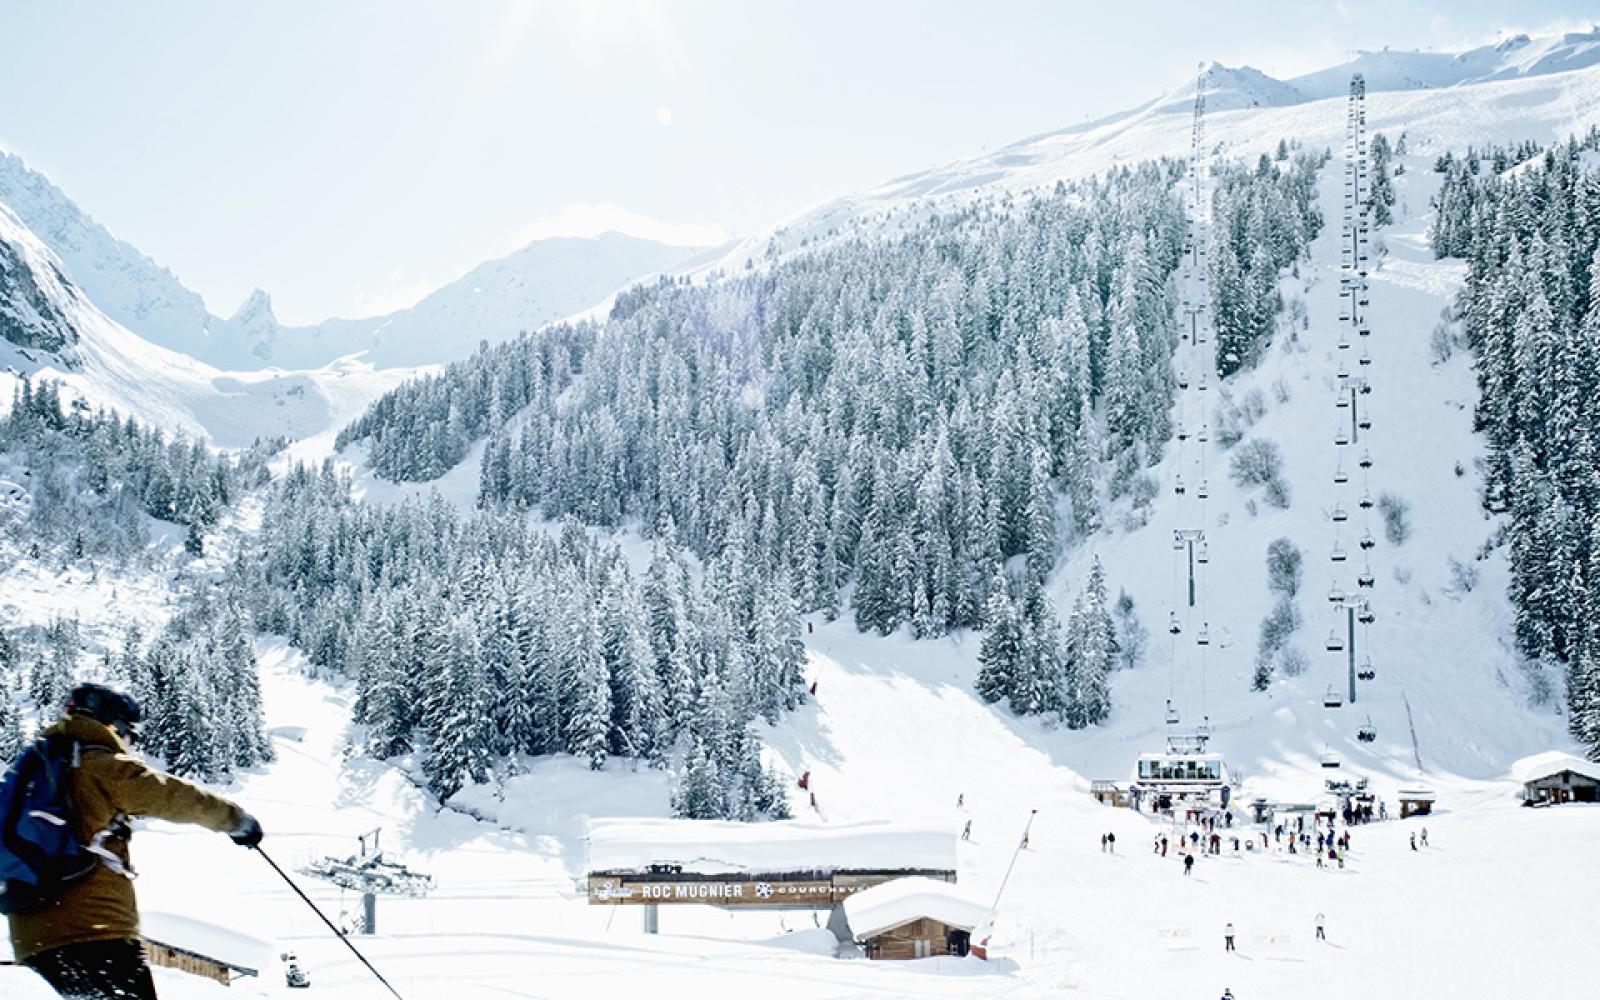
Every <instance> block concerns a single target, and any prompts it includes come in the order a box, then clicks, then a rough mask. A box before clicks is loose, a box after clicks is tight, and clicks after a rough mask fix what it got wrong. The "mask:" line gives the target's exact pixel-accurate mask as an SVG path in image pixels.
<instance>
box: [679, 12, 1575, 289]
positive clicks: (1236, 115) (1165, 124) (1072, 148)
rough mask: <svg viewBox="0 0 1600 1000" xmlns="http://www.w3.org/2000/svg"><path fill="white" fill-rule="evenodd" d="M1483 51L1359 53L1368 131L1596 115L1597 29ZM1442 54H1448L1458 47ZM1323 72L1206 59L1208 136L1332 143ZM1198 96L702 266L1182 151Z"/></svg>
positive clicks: (1449, 140) (1335, 87)
mask: <svg viewBox="0 0 1600 1000" xmlns="http://www.w3.org/2000/svg"><path fill="white" fill-rule="evenodd" d="M1491 48H1493V47H1491ZM1483 51H1484V50H1473V52H1472V53H1466V54H1463V55H1462V57H1461V58H1462V59H1464V60H1467V61H1468V62H1470V63H1471V65H1467V64H1466V63H1463V64H1462V66H1455V68H1453V69H1451V70H1450V71H1449V72H1442V71H1436V70H1429V69H1427V67H1428V66H1430V65H1431V64H1432V61H1433V60H1434V59H1435V56H1434V55H1432V54H1429V53H1377V54H1368V55H1367V56H1363V57H1360V58H1359V59H1358V60H1357V62H1358V63H1360V64H1361V68H1366V66H1367V64H1368V63H1370V64H1372V65H1371V68H1372V70H1373V72H1374V77H1373V78H1369V80H1368V83H1367V93H1368V98H1367V122H1368V128H1369V134H1370V133H1376V132H1388V133H1391V134H1392V135H1398V134H1399V133H1400V131H1402V130H1404V131H1406V132H1407V133H1408V135H1409V137H1410V138H1409V141H1410V143H1411V144H1412V148H1413V149H1414V150H1427V149H1432V150H1435V151H1438V150H1442V149H1444V148H1450V147H1454V148H1461V147H1465V146H1467V145H1469V144H1473V143H1486V142H1512V141H1521V140H1523V139H1536V140H1540V141H1552V140H1554V139H1557V138H1565V137H1566V136H1567V135H1568V134H1570V133H1571V132H1573V131H1583V130H1585V129H1587V128H1588V127H1589V126H1590V125H1592V124H1595V123H1596V122H1600V34H1589V35H1567V36H1564V37H1563V38H1560V39H1539V40H1530V41H1528V42H1526V43H1523V44H1517V45H1512V44H1510V43H1507V44H1506V48H1505V51H1503V52H1500V53H1498V54H1496V55H1495V56H1494V58H1493V59H1490V58H1488V57H1487V56H1484V55H1481V53H1482V52H1483ZM1475 53H1476V54H1475ZM1402 57H1408V58H1409V57H1416V58H1415V59H1410V60H1409V61H1408V58H1407V59H1403V58H1402ZM1468 57H1471V58H1470V59H1468ZM1443 58H1446V59H1447V60H1449V61H1451V62H1452V65H1454V60H1456V58H1457V57H1456V56H1453V55H1452V56H1446V57H1443ZM1362 60H1366V62H1365V63H1363V62H1362ZM1390 62H1393V63H1395V64H1397V65H1402V66H1403V67H1404V71H1403V72H1396V73H1393V74H1385V73H1384V72H1383V71H1382V66H1383V65H1385V64H1387V63H1390ZM1463 66H1465V68H1462V67H1463ZM1327 72H1328V73H1329V74H1331V75H1330V76H1328V77H1327V78H1326V79H1322V78H1321V77H1319V76H1318V75H1317V74H1312V75H1311V76H1309V77H1302V78H1300V79H1299V80H1291V81H1287V82H1283V81H1276V80H1272V78H1271V77H1267V76H1265V75H1264V74H1261V73H1259V72H1257V71H1256V70H1253V69H1250V68H1249V67H1244V68H1240V69H1228V68H1226V67H1219V66H1213V67H1211V69H1210V70H1209V71H1208V76H1207V79H1208V80H1209V81H1210V82H1209V83H1208V84H1207V85H1206V90H1207V109H1208V114H1207V122H1206V129H1207V137H1208V139H1209V140H1210V141H1211V142H1213V143H1214V144H1215V145H1216V146H1217V147H1218V148H1219V149H1220V150H1221V151H1222V152H1223V154H1224V155H1226V156H1229V157H1244V158H1252V159H1253V158H1254V157H1256V156H1258V155H1259V154H1261V153H1265V152H1271V151H1272V149H1273V147H1275V146H1276V145H1277V143H1278V140H1279V139H1282V138H1290V139H1298V140H1300V141H1301V142H1303V143H1304V144H1305V145H1306V146H1307V147H1308V148H1319V147H1328V148H1332V149H1335V150H1337V149H1338V148H1339V146H1340V143H1341V142H1342V141H1343V137H1344V122H1345V117H1344V116H1345V102H1344V94H1345V93H1346V91H1347V90H1348V87H1349V84H1350V77H1349V73H1348V72H1347V71H1346V69H1336V70H1329V71H1327ZM1308 81H1309V82H1308ZM1193 104H1194V84H1193V83H1189V84H1186V85H1185V86H1182V87H1179V88H1176V89H1175V90H1173V91H1172V92H1171V93H1169V94H1167V95H1165V96H1164V97H1161V98H1158V99H1156V100H1153V101H1151V102H1148V103H1147V104H1144V105H1141V106H1140V107H1138V108H1136V109H1134V110H1132V111H1129V112H1124V113H1121V114H1116V115H1112V116H1110V117H1107V118H1103V119H1100V120H1099V121H1095V122H1090V123H1087V124H1083V125H1076V126H1072V127H1070V128H1066V129H1062V130H1060V131H1056V132H1049V133H1045V134H1043V135H1038V136H1033V137H1031V138H1028V139H1023V140H1021V141H1019V142H1016V143H1012V144H1011V145H1009V146H1005V147H1003V148H1001V149H999V150H997V151H995V152H993V153H988V154H985V155H982V156H977V157H973V158H970V159H966V160H959V161H956V162H954V163H950V164H945V165H942V166H938V167H934V168H931V169H928V170H923V171H918V172H916V173H912V174H907V175H905V176H902V177H897V178H894V179H891V180H889V181H886V182H884V183H883V184H881V185H878V186H877V187H874V188H870V189H868V190H866V191H862V192H857V193H855V194H852V195H848V196H846V197H843V198H838V199H834V200H832V201H828V202H824V203H823V204H821V205H818V206H815V207H813V208H810V209H807V210H805V211H802V212H799V213H797V214H795V215H794V216H792V217H790V218H789V219H786V220H784V221H783V222H782V223H780V224H779V225H777V226H775V227H773V228H772V229H770V230H767V231H765V232H761V233H757V234H754V235H752V236H750V237H748V238H746V239H744V240H741V241H740V242H739V243H737V244H736V245H735V246H733V247H732V248H731V249H730V250H728V251H727V252H726V253H724V254H722V255H721V256H720V257H717V258H715V259H713V260H712V261H711V262H710V263H708V264H707V265H705V266H704V267H703V268H701V270H700V273H702V274H706V275H710V274H715V273H718V272H722V273H734V272H736V271H737V270H738V269H739V268H741V267H743V266H744V264H745V262H746V261H747V260H749V261H754V262H762V261H765V260H767V259H768V255H769V253H773V252H775V253H777V254H780V255H781V254H786V253H795V252H801V251H802V250H803V249H804V248H805V247H806V246H808V245H813V244H815V243H816V242H817V241H824V240H827V239H829V238H831V237H832V236H833V235H835V234H838V233H842V232H849V231H856V230H857V229H859V228H865V229H866V230H867V231H869V232H870V231H875V230H877V231H885V232H887V231H891V230H892V229H893V227H894V226H895V225H896V224H897V223H898V221H900V220H902V219H905V218H907V217H916V216H918V215H920V214H925V213H927V212H929V211H933V210H937V209H939V208H940V207H941V203H942V205H943V206H947V205H948V204H949V203H950V202H952V201H957V202H959V201H963V200H966V199H969V198H974V197H979V196H983V195H987V194H992V193H995V192H1003V191H1026V190H1030V189H1037V188H1043V187H1048V186H1052V185H1054V184H1055V183H1056V181H1058V180H1068V181H1070V180H1075V179H1080V178H1084V177H1088V176H1090V175H1093V174H1096V173H1099V172H1101V171H1104V170H1107V169H1110V168H1112V167H1115V166H1118V165H1131V164H1134V163H1138V162H1140V161H1142V160H1148V159H1153V158H1157V157H1162V156H1172V157H1182V156H1185V155H1187V154H1188V151H1189V129H1188V127H1187V126H1188V120H1187V119H1186V118H1184V117H1183V116H1182V114H1180V112H1181V113H1187V112H1189V111H1190V110H1191V109H1192V107H1193Z"/></svg>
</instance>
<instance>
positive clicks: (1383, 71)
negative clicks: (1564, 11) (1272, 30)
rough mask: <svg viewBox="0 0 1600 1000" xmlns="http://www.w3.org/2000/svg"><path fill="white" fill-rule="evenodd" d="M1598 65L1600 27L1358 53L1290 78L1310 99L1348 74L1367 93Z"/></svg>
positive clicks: (1335, 88) (1343, 82) (1340, 84)
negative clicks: (1359, 79)
mask: <svg viewBox="0 0 1600 1000" xmlns="http://www.w3.org/2000/svg"><path fill="white" fill-rule="evenodd" d="M1597 63H1600V28H1596V29H1594V30H1591V31H1588V32H1569V33H1567V34H1563V35H1548V36H1545V37H1541V38H1530V37H1529V36H1527V35H1515V36H1513V37H1511V38H1507V39H1503V40H1502V41H1498V42H1495V43H1493V44H1491V45H1481V46H1479V47H1478V48H1475V49H1468V50H1467V51H1465V52H1456V53H1450V52H1397V51H1394V50H1392V49H1383V50H1381V51H1379V52H1359V53H1357V54H1356V56H1355V58H1353V59H1351V60H1350V61H1348V62H1345V63H1341V64H1339V65H1338V66H1330V67H1329V68H1327V69H1325V70H1319V71H1317V72H1315V73H1307V74H1306V75H1304V76H1297V77H1294V78H1292V79H1290V80H1289V81H1287V82H1288V84H1289V85H1290V86H1292V87H1294V89H1295V90H1297V91H1299V92H1300V93H1302V94H1304V95H1305V96H1306V97H1307V98H1309V99H1317V98H1323V97H1337V96H1340V95H1342V94H1344V92H1345V90H1346V88H1348V87H1349V86H1350V76H1351V74H1352V73H1360V74H1362V76H1364V77H1365V78H1366V81H1367V91H1368V93H1371V92H1373V91H1379V90H1423V89H1427V88H1435V87H1456V86H1461V85H1464V84H1473V83H1488V82H1490V81H1494V80H1512V79H1516V78H1519V77H1530V76H1543V75H1546V74H1549V73H1564V72H1567V71H1568V70H1575V69H1587V68H1589V67H1590V66H1594V65H1596V64H1597Z"/></svg>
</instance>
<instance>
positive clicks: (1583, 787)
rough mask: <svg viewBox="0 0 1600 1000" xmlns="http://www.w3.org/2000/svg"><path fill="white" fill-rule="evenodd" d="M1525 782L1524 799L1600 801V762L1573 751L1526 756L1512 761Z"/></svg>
mask: <svg viewBox="0 0 1600 1000" xmlns="http://www.w3.org/2000/svg"><path fill="white" fill-rule="evenodd" d="M1511 773H1512V775H1513V776H1515V778H1516V779H1517V780H1518V781H1519V782H1521V783H1522V803H1523V805H1529V806H1554V805H1562V804H1564V803H1567V802H1596V801H1600V764H1597V763H1595V762H1594V761H1592V760H1584V759H1583V758H1582V757H1574V756H1572V755H1571V754H1566V753H1560V752H1552V753H1541V754H1534V755H1533V756H1532V757H1524V758H1523V759H1521V760H1519V761H1517V762H1516V763H1515V764H1513V765H1511Z"/></svg>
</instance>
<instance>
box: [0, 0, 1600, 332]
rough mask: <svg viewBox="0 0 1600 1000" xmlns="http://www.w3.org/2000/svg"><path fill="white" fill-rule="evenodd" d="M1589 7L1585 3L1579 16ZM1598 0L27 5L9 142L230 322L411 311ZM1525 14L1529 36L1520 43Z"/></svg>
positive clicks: (10, 55)
mask: <svg viewBox="0 0 1600 1000" xmlns="http://www.w3.org/2000/svg"><path fill="white" fill-rule="evenodd" d="M1585 8H1587V9H1585ZM1594 15H1595V11H1594V9H1593V7H1592V0H1589V2H1588V3H1584V2H1575V0H1518V2H1517V3H1516V4H1507V3H1505V2H1504V0H1439V2H1422V0H1346V2H1343V3H1336V4H1314V3H1303V2H1296V0H1269V2H1228V0H1210V2H1205V3H1201V2H1192V0H1169V2H1153V0H1139V2H1131V3H1130V2H1120V3H1119V2H1111V0H1096V2H1094V3H1092V4H1089V3H1078V2H1066V0H1059V2H1044V0H1034V2H1022V0H1014V2H999V3H977V2H971V0H949V2H915V0H843V2H841V0H725V2H724V0H676V2H670V3H669V2H659V3H658V2H647V0H615V2H607V0H581V2H580V0H573V2H567V3H555V2H552V3H536V2H531V0H453V2H446V0H430V2H424V0H274V2H271V3H267V2H257V3H232V2H227V3H224V2H216V0H158V2H152V3H127V2H121V0H115V2H113V0H102V2H89V0H79V2H71V3H65V2H56V0H8V2H6V3H5V4H4V6H3V7H0V94H3V95H5V96H4V98H3V102H0V106H3V107H4V111H3V113H0V147H3V148H6V149H9V150H11V151H13V152H16V153H18V154H20V155H21V156H22V157H23V158H24V159H25V160H27V161H28V163H29V164H30V165H32V166H33V167H35V168H36V169H38V170H40V171H42V172H44V173H45V174H46V175H48V176H49V177H50V178H51V180H53V181H54V182H55V183H56V184H57V185H58V186H60V187H61V188H62V189H63V190H64V191H66V192H67V194H68V196H70V197H71V198H73V200H75V201H76V202H77V203H78V204H79V206H80V207H82V208H83V209H84V210H85V211H87V212H89V213H90V214H92V215H94V216H95V217H96V218H98V219H99V220H100V221H102V222H103V223H105V224H106V225H107V226H108V227H109V228H110V229H111V230H112V231H113V232H114V233H116V234H117V235H118V236H120V237H122V238H124V239H126V240H128V241H130V242H131V243H133V244H134V245H135V246H137V247H139V248H140V249H141V250H143V251H144V252H145V253H147V254H149V255H150V256H152V257H154V258H155V259H156V260H157V261H159V262H161V263H162V264H165V265H167V266H169V267H171V268H172V269H173V270H174V271H176V272H177V273H178V274H179V276H180V277H182V278H183V280H184V282H185V283H186V284H188V285H189V286H190V287H192V288H194V289H196V290H197V291H199V292H200V293H201V294H203V295H204V296H205V298H206V301H207V303H208V304H209V305H210V307H211V309H212V310H213V311H214V312H219V313H222V314H224V315H226V314H229V313H231V312H232V311H233V310H234V309H235V308H236V307H237V306H238V304H239V303H240V302H241V301H242V300H243V299H244V297H245V296H246V295H247V294H248V293H249V291H250V289H251V288H253V287H257V286H259V287H262V288H265V289H266V290H267V291H268V292H269V293H271V294H272V296H273V302H274V305H275V307H276V310H277V312H278V315H279V318H280V319H283V320H285V321H286V322H314V321H317V320H320V319H323V318H325V317H327V316H329V315H331V314H337V315H345V316H354V315H363V314H372V313H378V312H385V311H388V310H390V309H394V308H398V307H400V306H404V305H408V304H410V303H411V302H413V301H415V300H416V299H417V298H419V297H421V296H422V295H423V294H425V293H426V292H428V291H430V290H431V289H433V288H435V287H437V286H438V285H440V284H443V283H445V282H447V281H450V280H452V279H453V278H455V277H457V276H459V275H460V274H461V273H463V272H464V271H466V270H467V269H468V268H469V267H471V266H472V265H473V264H476V263H478V262H480V261H482V260H484V259H487V258H490V257H494V256H498V255H501V254H504V253H507V252H509V251H510V250H512V249H514V248H515V247H517V246H518V245H520V244H521V243H524V242H526V241H527V240H529V239H532V238H536V237H539V236H547V235H590V234H592V233H595V232H599V231H602V230H604V229H608V228H615V229H621V230H624V231H628V232H633V233H635V234H637V235H641V236H650V237H655V238H661V239H668V240H674V241H680V242H681V241H688V242H694V243H705V242H710V241H715V240H717V239H719V238H720V237H723V236H725V235H732V234H744V233H749V232H751V231H753V230H756V229H759V228H761V227H763V226H766V225H768V224H771V223H773V222H776V221H778V220H779V219H781V218H783V217H784V216H786V215H789V214H790V213H792V212H795V211H797V210H799V209H802V208H805V207H806V206H808V205H811V204H814V203H816V202H818V201H821V200H824V199H826V198H829V197H832V196H835V195H839V194H843V193H846V192H849V191H852V190H856V189H859V188H863V187H866V186H869V185H872V184H875V183H877V182H878V181H881V180H884V179H886V178H888V177H892V176H895V175H897V174H902V173H907V172H910V171H912V170H917V169H920V168H923V167H928V166H933V165H936V164H939V163H943V162H947V161H949V160H953V159H957V158H960V157H964V156H969V155H973V154H976V153H979V152H981V151H983V150H984V149H989V148H994V147H995V146H998V145H1002V144H1004V143H1007V142H1011V141H1013V140H1016V139H1020V138H1023V137H1025V136H1028V135H1032V134H1035V133H1038V132H1044V131H1049V130H1052V129H1056V128H1061V127H1063V126H1066V125H1070V124H1073V123H1076V122H1080V121H1083V120H1084V119H1085V118H1088V117H1098V116H1100V115H1102V114H1107V113H1110V112H1113V111H1118V110H1122V109H1124V108H1127V107H1129V106H1132V105H1134V104H1137V103H1140V102H1141V101H1143V100H1146V99H1148V98H1150V97H1153V96H1155V95H1156V94H1158V93H1161V92H1164V91H1166V90H1169V89H1171V88H1172V87H1174V86H1176V85H1178V84H1179V83H1181V82H1182V81H1183V80H1185V79H1186V78H1187V77H1188V76H1189V75H1190V74H1192V73H1193V71H1194V67H1195V65H1196V63H1197V62H1198V61H1200V60H1202V59H1218V60H1220V61H1222V62H1223V63H1225V64H1228V65H1237V64H1240V63H1248V64H1250V65H1253V66H1255V67H1257V68H1259V69H1262V70H1264V71H1266V72H1268V73H1270V74H1272V75H1274V76H1279V77H1286V76H1292V75H1295V74H1297V73H1301V72H1305V71H1308V70H1312V69H1317V68H1320V67H1322V66H1326V65H1331V64H1333V63H1336V62H1339V61H1342V59H1343V58H1345V57H1346V56H1347V54H1348V53H1349V51H1350V50H1352V49H1355V48H1381V47H1382V46H1383V45H1385V44H1388V45H1391V46H1393V47H1396V48H1452V47H1458V46H1461V45H1464V44H1467V43H1477V42H1481V41H1484V40H1487V39H1489V38H1492V37H1494V36H1496V35H1497V34H1499V33H1500V32H1501V31H1502V30H1503V29H1507V28H1516V29H1520V30H1531V31H1535V32H1539V31H1541V30H1545V29H1549V28H1550V27H1551V26H1553V25H1554V26H1556V27H1561V26H1576V25H1577V24H1579V23H1580V19H1592V18H1593V17H1594ZM1508 18H1514V19H1515V22H1514V23H1508Z"/></svg>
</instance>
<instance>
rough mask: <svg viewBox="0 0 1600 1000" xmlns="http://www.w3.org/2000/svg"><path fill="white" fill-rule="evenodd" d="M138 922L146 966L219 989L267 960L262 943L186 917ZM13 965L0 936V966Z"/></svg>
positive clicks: (151, 917)
mask: <svg viewBox="0 0 1600 1000" xmlns="http://www.w3.org/2000/svg"><path fill="white" fill-rule="evenodd" d="M141 922H142V923H144V925H146V926H144V938H142V939H141V944H144V958H146V962H149V963H150V965H157V966H160V968H174V970H178V971H182V973H189V974H190V976H200V978H203V979H211V981H213V982H221V984H222V986H230V984H232V982H234V979H242V978H245V976H258V974H259V968H256V966H261V965H262V963H264V962H266V960H267V958H269V957H270V955H269V954H267V946H266V944H264V942H259V941H254V939H251V938H245V936H242V934H235V933H232V931H226V930H222V928H214V926H210V925H203V923H202V922H198V920H190V918H187V917H178V915H173V914H160V912H152V914H144V917H142V920H141ZM168 941H178V942H179V944H168ZM13 963H14V962H13V957H11V947H10V942H8V941H5V936H3V934H0V965H13Z"/></svg>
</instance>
